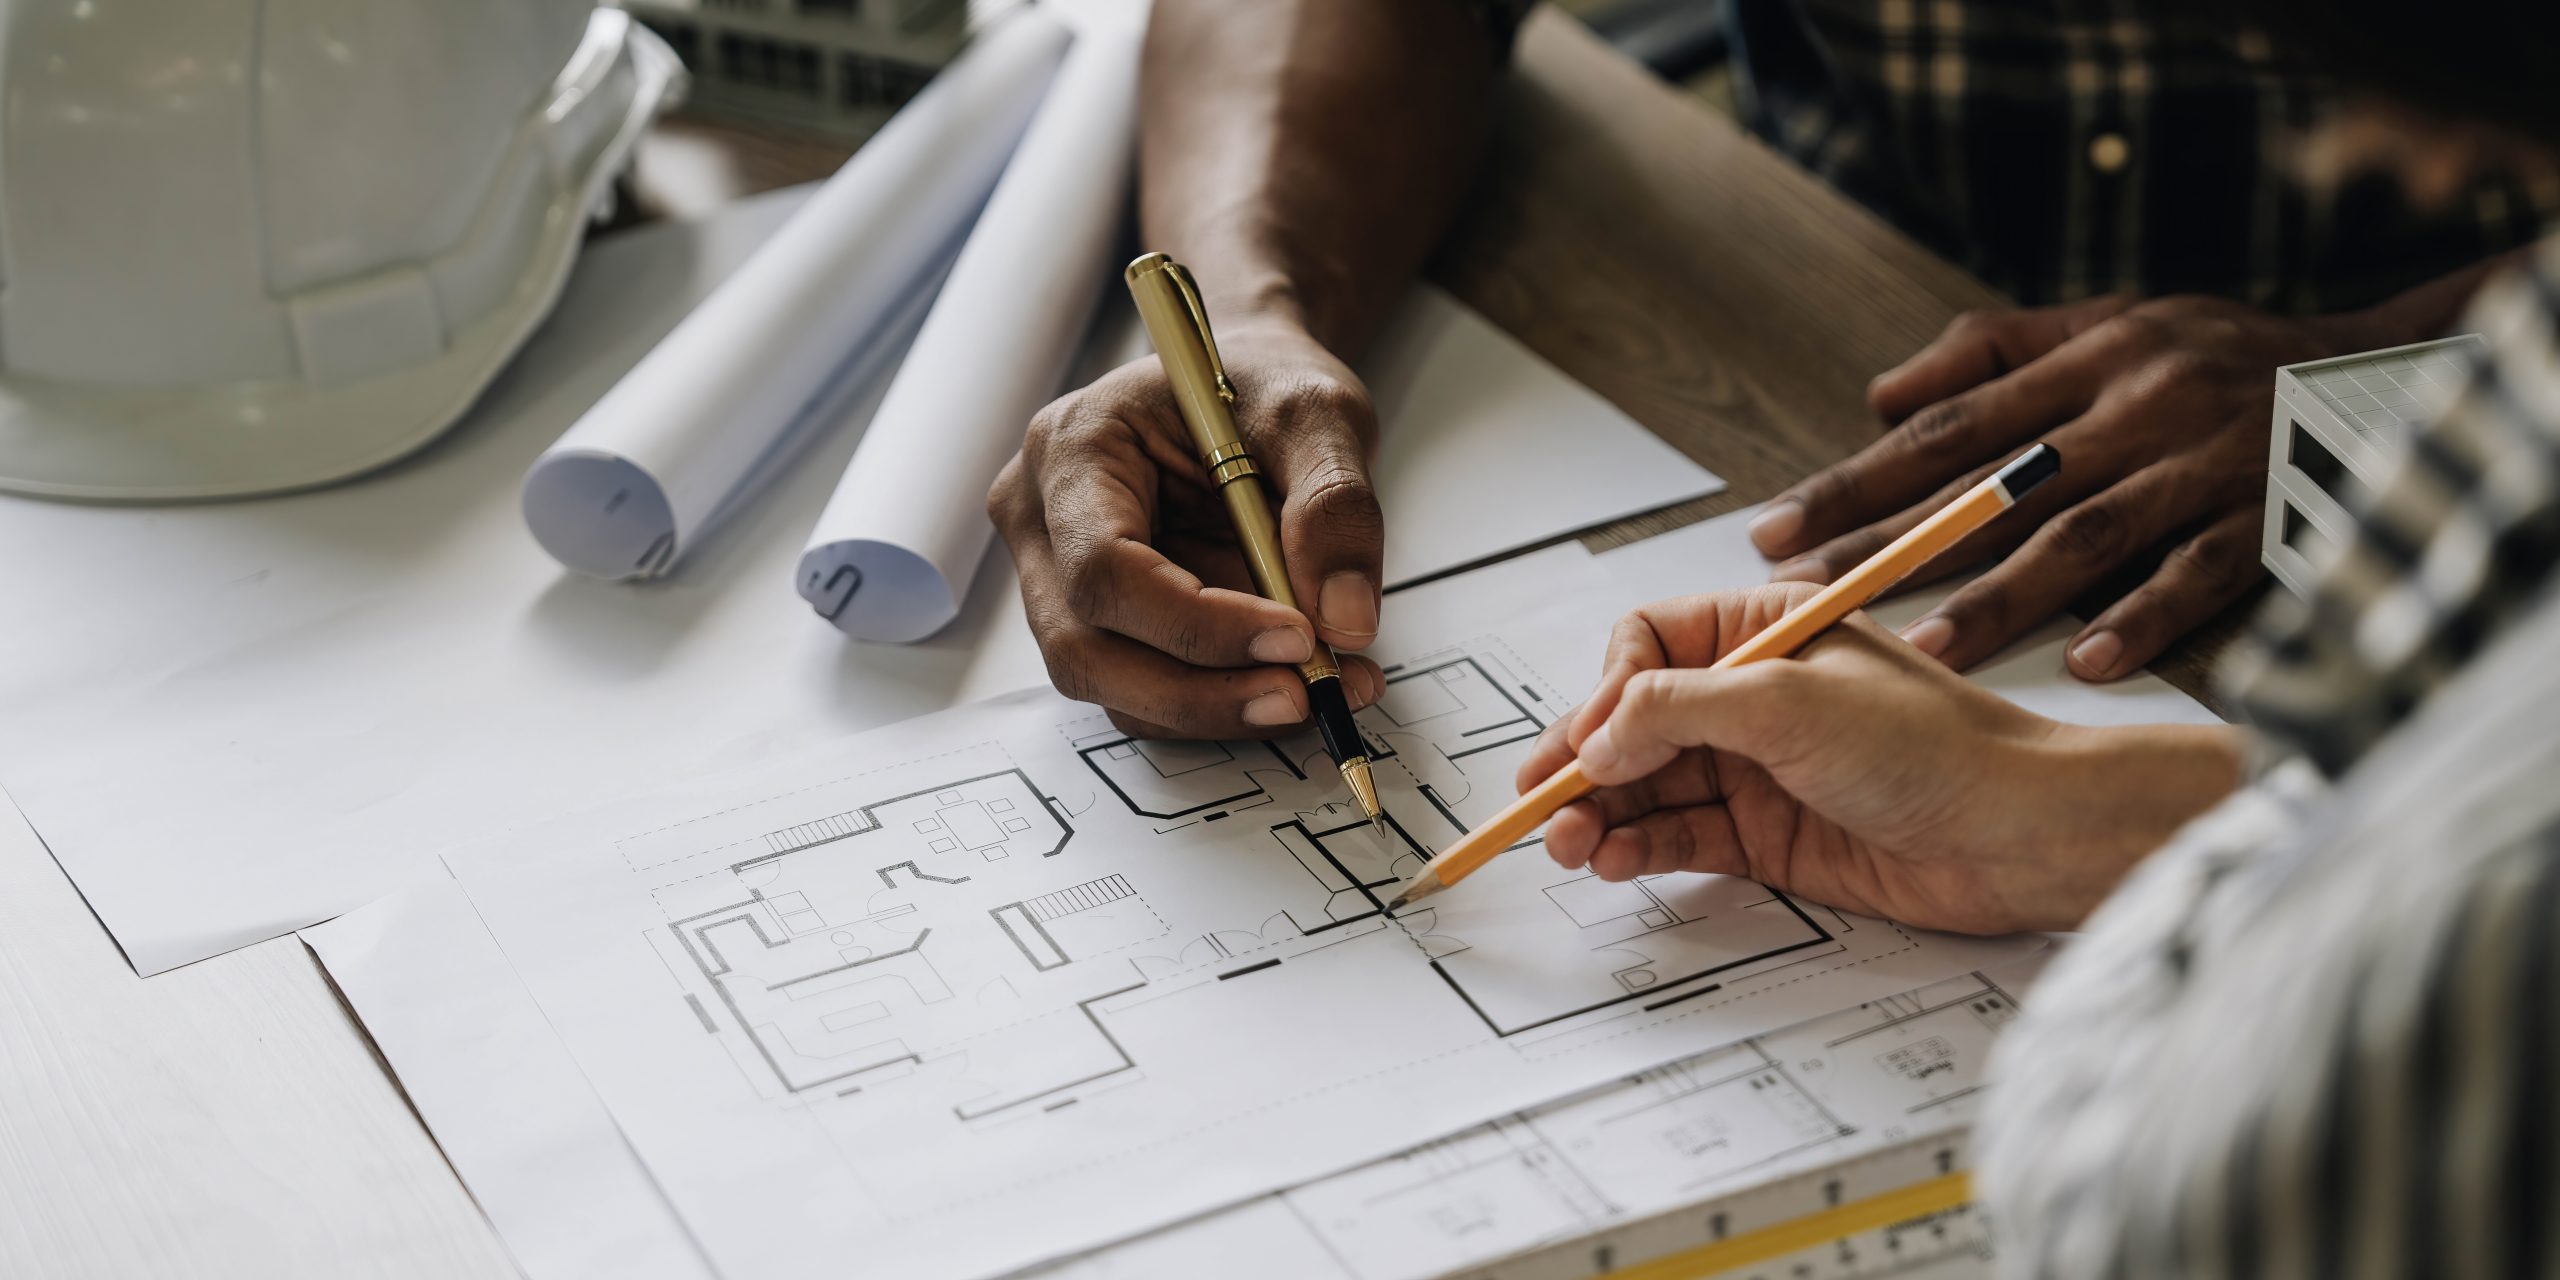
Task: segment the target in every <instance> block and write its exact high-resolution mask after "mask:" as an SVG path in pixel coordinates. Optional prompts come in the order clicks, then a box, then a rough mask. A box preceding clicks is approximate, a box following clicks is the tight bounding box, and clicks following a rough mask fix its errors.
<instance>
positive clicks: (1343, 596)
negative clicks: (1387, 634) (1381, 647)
mask: <svg viewBox="0 0 2560 1280" xmlns="http://www.w3.org/2000/svg"><path fill="white" fill-rule="evenodd" d="M1321 603H1322V605H1323V607H1324V621H1325V625H1326V626H1329V627H1331V628H1333V629H1334V630H1336V631H1339V632H1341V633H1342V634H1344V635H1347V636H1374V635H1376V634H1378V589H1377V588H1376V587H1374V586H1371V585H1369V579H1368V578H1367V577H1366V576H1365V575H1362V574H1357V573H1337V574H1335V575H1333V576H1332V577H1330V578H1327V579H1325V580H1324V595H1323V597H1322V599H1321Z"/></svg>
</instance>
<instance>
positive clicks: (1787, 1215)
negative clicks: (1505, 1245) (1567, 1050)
mask: <svg viewBox="0 0 2560 1280" xmlns="http://www.w3.org/2000/svg"><path fill="white" fill-rule="evenodd" d="M1965 1156H1966V1152H1965V1135H1964V1134H1963V1133H1962V1132H1954V1133H1948V1134H1944V1135H1941V1136H1938V1137H1934V1138H1930V1139H1926V1140H1923V1141H1918V1142H1909V1143H1904V1144H1902V1145H1900V1146H1895V1147H1887V1148H1885V1149H1883V1150H1881V1151H1875V1152H1870V1153H1868V1154H1866V1155H1863V1156H1857V1157H1853V1158H1851V1159H1848V1160H1843V1161H1841V1162H1839V1163H1837V1164H1833V1165H1828V1166H1825V1167H1823V1168H1820V1169H1815V1170H1812V1171H1809V1172H1806V1173H1801V1174H1797V1175H1795V1176H1792V1177H1788V1178H1781V1179H1779V1180H1777V1181H1775V1182H1771V1183H1767V1184H1764V1185H1761V1186H1756V1187H1752V1188H1749V1189H1747V1190H1742V1191H1736V1192H1734V1193H1732V1194H1731V1195H1726V1196H1719V1197H1716V1198H1714V1199H1712V1200H1704V1201H1700V1202H1698V1203H1695V1204H1692V1205H1688V1206H1685V1207H1683V1208H1681V1209H1678V1210H1675V1211H1673V1212H1670V1213H1665V1214H1659V1215H1656V1216H1653V1217H1649V1218H1643V1219H1639V1220H1636V1221H1632V1222H1627V1223H1623V1224H1620V1225H1618V1226H1614V1227H1611V1228H1608V1229H1607V1230H1604V1231H1601V1232H1599V1233H1597V1234H1594V1235H1589V1236H1584V1237H1581V1238H1578V1239H1576V1240H1573V1241H1571V1242H1569V1243H1566V1244H1559V1245H1552V1246H1548V1247H1545V1248H1541V1249H1537V1250H1533V1251H1531V1252H1529V1253H1526V1254H1523V1255H1521V1256H1519V1257H1516V1258H1514V1259H1512V1260H1511V1261H1509V1262H1505V1263H1501V1264H1498V1265H1495V1266H1492V1267H1487V1268H1483V1269H1481V1270H1479V1271H1476V1272H1472V1273H1470V1274H1471V1275H1472V1276H1474V1277H1476V1278H1477V1280H1689V1278H1690V1277H1708V1276H1731V1277H1734V1278H1735V1280H1858V1278H1863V1277H1870V1276H1897V1277H1906V1278H1908V1277H1921V1276H1925V1277H1928V1278H1929V1280H1956V1278H1958V1277H1964V1278H1967V1280H1970V1278H1972V1277H1980V1276H1985V1275H1988V1274H1989V1272H1990V1265H1989V1264H1990V1258H1991V1242H1990V1232H1989V1230H1988V1229H1987V1228H1986V1226H1985V1224H1984V1222H1983V1220H1982V1218H1981V1215H1979V1214H1977V1213H1975V1212H1974V1209H1973V1205H1972V1194H1971V1187H1970V1180H1969V1178H1968V1177H1967V1175H1966V1173H1965V1169H1966V1159H1965Z"/></svg>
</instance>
